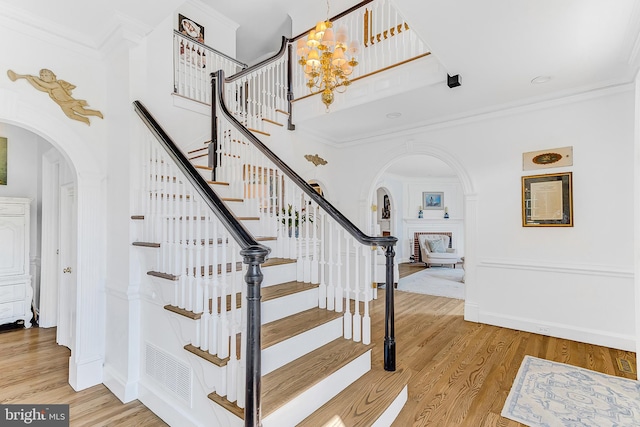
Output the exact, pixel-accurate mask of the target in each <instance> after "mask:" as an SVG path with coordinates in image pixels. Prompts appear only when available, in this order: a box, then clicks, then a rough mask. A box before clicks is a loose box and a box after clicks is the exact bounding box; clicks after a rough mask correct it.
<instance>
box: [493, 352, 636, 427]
mask: <svg viewBox="0 0 640 427" xmlns="http://www.w3.org/2000/svg"><path fill="white" fill-rule="evenodd" d="M501 415H502V416H503V417H505V418H509V419H512V420H514V421H517V422H519V423H522V424H525V425H527V426H529V427H556V426H558V427H560V426H571V427H577V426H586V427H623V426H629V427H631V426H640V383H639V382H638V381H634V380H629V379H626V378H620V377H614V376H611V375H607V374H602V373H600V372H594V371H590V370H588V369H583V368H578V367H575V366H570V365H565V364H564V363H557V362H551V361H549V360H544V359H538V358H536V357H532V356H525V358H524V360H523V361H522V365H521V366H520V370H519V371H518V375H517V376H516V379H515V381H514V383H513V386H512V387H511V391H510V392H509V396H508V397H507V401H506V402H505V405H504V408H503V409H502V414H501Z"/></svg>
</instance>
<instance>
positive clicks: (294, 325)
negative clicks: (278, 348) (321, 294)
mask: <svg viewBox="0 0 640 427" xmlns="http://www.w3.org/2000/svg"><path fill="white" fill-rule="evenodd" d="M341 317H342V313H338V312H335V311H331V310H325V309H321V308H317V307H315V308H311V309H309V310H305V311H301V312H299V313H296V314H292V315H291V316H287V317H285V318H282V319H278V320H275V321H273V322H270V323H267V324H266V325H262V348H263V349H265V348H267V347H271V346H273V345H276V344H278V343H280V342H283V341H286V340H288V339H289V338H292V337H295V336H297V335H300V334H302V333H304V332H307V331H310V330H312V329H313V328H315V327H318V326H320V325H323V324H325V323H327V322H330V321H332V320H335V319H338V318H341Z"/></svg>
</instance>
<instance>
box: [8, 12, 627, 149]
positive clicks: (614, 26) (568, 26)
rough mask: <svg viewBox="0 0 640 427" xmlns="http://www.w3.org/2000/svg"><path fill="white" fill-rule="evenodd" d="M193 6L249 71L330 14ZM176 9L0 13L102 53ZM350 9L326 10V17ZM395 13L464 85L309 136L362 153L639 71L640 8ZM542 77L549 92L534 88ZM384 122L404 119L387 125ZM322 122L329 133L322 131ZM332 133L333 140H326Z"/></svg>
mask: <svg viewBox="0 0 640 427" xmlns="http://www.w3.org/2000/svg"><path fill="white" fill-rule="evenodd" d="M193 1H196V2H197V1H200V2H201V3H203V4H205V5H208V6H210V7H211V8H213V9H216V10H218V11H219V12H220V13H222V14H223V15H226V16H227V17H228V18H230V19H231V20H233V21H235V22H236V23H238V24H239V29H238V52H241V53H240V54H239V55H241V56H242V57H241V58H239V59H241V60H243V61H245V62H253V60H254V59H256V58H259V57H262V56H263V55H265V54H266V53H268V52H271V51H274V50H275V49H276V48H277V47H278V45H279V41H280V37H281V36H282V35H283V34H282V32H283V31H293V32H294V33H298V32H301V31H302V29H305V28H308V27H309V26H310V25H312V24H313V23H314V22H315V21H316V20H317V19H320V18H324V17H326V16H327V2H326V1H322V0H314V1H313V2H311V1H304V2H303V1H300V0H234V1H221V0H193ZM182 3H183V1H182V0H136V1H133V2H132V1H130V0H109V1H106V0H94V1H85V0H57V1H50V0H20V2H16V1H15V0H0V8H4V10H12V11H16V10H20V11H23V12H24V16H25V22H29V21H28V20H27V18H28V17H33V18H36V19H37V22H38V23H39V24H43V23H50V25H49V26H50V27H51V28H54V27H55V28H58V29H60V28H62V29H63V31H62V32H65V33H66V34H67V35H68V36H69V37H72V38H74V39H76V40H86V41H87V44H88V45H91V46H96V47H99V46H100V45H101V43H102V42H103V41H104V39H105V38H106V37H107V36H108V31H109V28H110V24H112V22H113V21H114V19H115V18H116V17H119V18H120V19H122V17H123V16H127V17H130V18H132V20H133V21H134V22H139V23H140V25H141V26H142V27H144V28H148V29H151V28H153V27H154V26H155V25H157V24H158V23H159V22H160V21H161V20H162V19H164V18H165V17H166V16H168V15H170V14H172V13H174V11H175V10H176V9H178V8H179V6H180V5H181V4H182ZM357 3H359V2H358V1H354V0H332V1H331V2H330V11H329V15H330V16H333V15H335V14H337V13H339V12H341V11H343V10H345V9H347V8H349V7H351V6H353V5H355V4H357ZM394 4H395V5H396V6H397V8H398V9H399V11H400V12H401V13H402V14H403V15H404V17H405V19H406V20H407V22H409V24H410V25H411V27H412V28H413V29H414V30H415V31H416V32H417V33H418V34H419V35H420V37H421V38H422V39H423V40H424V41H425V42H426V43H427V45H428V46H429V48H430V49H431V52H432V56H433V57H434V58H435V59H437V60H438V61H439V63H440V64H442V66H443V67H444V68H445V69H446V70H447V72H448V73H449V74H452V75H453V74H459V75H460V76H461V81H462V86H460V87H458V88H455V89H448V88H447V87H446V85H438V86H433V87H426V88H424V89H422V90H419V91H413V92H411V93H408V94H402V95H401V96H396V97H391V98H387V99H385V100H384V102H373V103H369V104H366V105H363V106H361V107H360V108H358V109H357V110H356V111H350V112H345V113H344V114H343V113H341V114H340V115H337V114H328V115H325V116H324V117H321V118H318V119H317V120H315V121H314V123H313V124H309V126H311V127H310V129H309V130H310V131H313V129H312V126H316V127H317V129H322V130H323V135H324V136H326V137H328V138H329V142H330V143H334V144H341V143H358V139H359V138H361V137H362V135H364V134H366V135H367V136H370V135H371V134H377V135H385V134H391V133H397V131H398V130H399V129H410V128H412V127H416V126H425V125H430V124H436V123H443V122H447V121H450V120H455V119H458V118H463V117H470V116H474V115H477V114H480V113H483V112H491V111H496V110H500V109H505V108H510V107H514V106H520V105H527V104H530V103H533V102H536V101H542V100H548V99H554V98H559V97H563V96H567V95H572V94H579V93H585V92H590V91H594V90H597V89H600V88H607V87H615V86H619V85H624V84H627V83H630V82H632V81H633V79H634V77H635V75H636V73H637V71H638V65H639V63H640V37H639V34H640V0H614V1H611V0H483V1H478V0H395V1H394ZM0 18H1V15H0ZM291 22H292V23H293V24H291ZM291 25H292V26H293V29H290V28H289V27H290V26H291ZM539 76H542V77H545V78H546V79H547V80H548V81H547V82H546V83H542V84H536V83H532V81H534V79H535V78H536V77H539ZM416 78H419V76H416ZM355 84H361V83H360V82H356V83H354V85H355ZM348 93H349V92H347V94H345V96H348ZM389 113H401V116H400V117H397V118H395V119H393V120H388V119H386V118H385V116H386V115H387V114H389ZM396 116H397V114H396ZM371 117H380V118H381V119H380V120H377V119H376V120H371ZM363 118H366V119H364V120H363ZM329 121H330V122H331V126H327V122H329ZM301 128H304V126H301ZM329 128H330V129H334V130H335V133H334V134H331V132H330V131H329V132H326V130H327V129H329ZM365 130H366V132H364V131H365Z"/></svg>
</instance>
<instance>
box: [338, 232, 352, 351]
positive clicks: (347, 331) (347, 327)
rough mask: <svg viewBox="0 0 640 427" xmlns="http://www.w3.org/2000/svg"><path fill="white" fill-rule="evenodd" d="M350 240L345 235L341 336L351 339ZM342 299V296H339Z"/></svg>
mask: <svg viewBox="0 0 640 427" xmlns="http://www.w3.org/2000/svg"><path fill="white" fill-rule="evenodd" d="M350 243H351V241H350V240H349V238H348V237H347V244H346V245H345V248H344V249H345V250H344V256H345V259H346V263H345V276H346V277H347V284H346V287H347V289H346V292H344V299H345V309H344V331H343V336H344V337H345V338H346V339H351V338H352V337H353V317H352V315H351V298H350V296H349V288H351V285H350V283H351V279H350V272H351V263H350V262H349V260H350V259H351V254H350V249H351V244H350ZM341 299H342V296H341Z"/></svg>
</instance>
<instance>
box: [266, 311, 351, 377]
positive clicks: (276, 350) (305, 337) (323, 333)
mask: <svg viewBox="0 0 640 427" xmlns="http://www.w3.org/2000/svg"><path fill="white" fill-rule="evenodd" d="M341 336H342V318H338V319H335V320H332V321H331V322H327V323H325V324H323V325H320V326H317V327H315V328H313V329H310V330H308V331H306V332H304V333H302V334H299V335H296V336H295V337H291V338H289V339H287V340H285V341H282V342H280V343H278V344H276V345H273V346H271V347H269V348H266V349H264V350H262V375H267V374H268V373H269V372H272V371H274V370H276V369H278V368H279V367H281V366H284V365H286V364H287V363H289V362H291V361H293V360H295V359H297V358H298V357H302V356H304V355H305V354H307V353H309V352H310V351H313V350H315V349H317V348H319V347H322V346H323V345H325V344H328V343H329V342H331V341H333V340H334V339H336V338H339V337H341Z"/></svg>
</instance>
